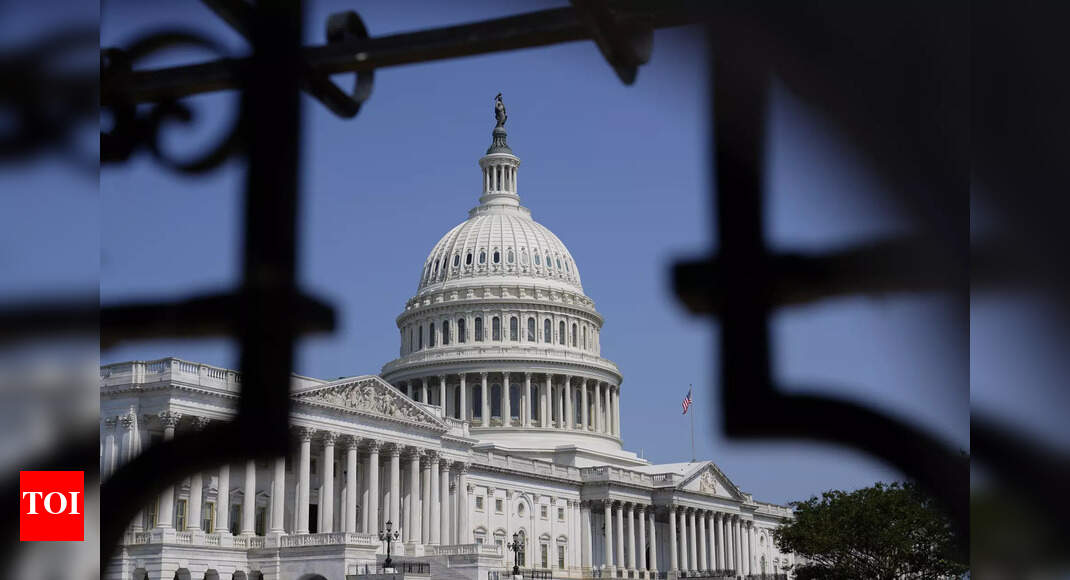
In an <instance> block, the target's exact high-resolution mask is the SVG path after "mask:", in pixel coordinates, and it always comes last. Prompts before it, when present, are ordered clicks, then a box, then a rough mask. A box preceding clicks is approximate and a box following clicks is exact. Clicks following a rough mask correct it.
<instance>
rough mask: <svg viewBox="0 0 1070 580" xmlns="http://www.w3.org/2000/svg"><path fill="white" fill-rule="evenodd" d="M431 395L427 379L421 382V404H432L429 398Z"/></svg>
mask: <svg viewBox="0 0 1070 580" xmlns="http://www.w3.org/2000/svg"><path fill="white" fill-rule="evenodd" d="M430 395H431V393H429V392H427V379H426V378H425V379H422V380H420V402H421V403H424V404H425V405H426V404H427V403H429V402H431V399H429V398H428V397H429V396H430Z"/></svg>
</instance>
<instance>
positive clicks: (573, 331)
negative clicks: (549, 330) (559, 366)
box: [572, 322, 576, 346]
mask: <svg viewBox="0 0 1070 580" xmlns="http://www.w3.org/2000/svg"><path fill="white" fill-rule="evenodd" d="M572 346H576V323H575V322H573V323H572Z"/></svg>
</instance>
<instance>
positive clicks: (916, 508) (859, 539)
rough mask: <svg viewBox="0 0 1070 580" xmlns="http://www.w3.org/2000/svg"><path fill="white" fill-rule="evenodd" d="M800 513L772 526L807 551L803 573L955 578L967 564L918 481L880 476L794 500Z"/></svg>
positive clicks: (781, 542)
mask: <svg viewBox="0 0 1070 580" xmlns="http://www.w3.org/2000/svg"><path fill="white" fill-rule="evenodd" d="M791 505H792V507H794V508H795V519H794V520H793V521H791V522H790V523H788V524H785V525H784V526H782V527H780V528H779V529H778V530H776V531H775V532H774V539H775V541H776V542H777V545H778V546H780V549H781V550H783V551H787V552H793V553H795V554H796V556H801V558H800V559H801V560H802V562H803V563H801V564H797V565H796V567H795V571H796V575H797V577H798V578H799V580H807V579H823V580H840V579H848V578H852V579H854V578H867V579H868V578H873V579H877V580H885V579H887V580H894V579H900V578H949V577H957V576H961V575H962V574H964V573H965V572H966V570H967V569H968V567H967V566H966V565H965V564H964V563H961V562H955V561H953V559H952V556H951V554H953V553H954V552H953V547H954V541H955V538H954V537H953V535H952V532H951V526H950V523H949V522H948V521H947V519H946V518H945V517H944V515H943V514H942V513H941V512H940V511H939V510H938V509H936V508H935V507H934V506H933V503H932V500H930V499H929V498H928V497H927V496H926V495H925V494H923V493H922V492H921V491H920V490H919V489H918V488H917V486H916V485H915V484H913V483H892V484H884V483H877V484H876V485H874V486H872V487H866V488H863V489H859V490H857V491H851V492H845V491H838V490H833V491H827V492H825V493H823V494H821V497H816V496H815V497H811V498H810V499H808V500H806V501H798V502H792V504H791Z"/></svg>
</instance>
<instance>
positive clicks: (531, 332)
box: [528, 318, 535, 342]
mask: <svg viewBox="0 0 1070 580" xmlns="http://www.w3.org/2000/svg"><path fill="white" fill-rule="evenodd" d="M528 342H535V319H534V318H529V319H528Z"/></svg>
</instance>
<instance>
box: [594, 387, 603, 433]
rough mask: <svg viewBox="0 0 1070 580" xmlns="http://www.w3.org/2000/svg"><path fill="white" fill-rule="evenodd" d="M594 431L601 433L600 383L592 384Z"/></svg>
mask: <svg viewBox="0 0 1070 580" xmlns="http://www.w3.org/2000/svg"><path fill="white" fill-rule="evenodd" d="M594 430H595V432H596V433H601V432H602V381H596V382H595V384H594Z"/></svg>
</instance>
